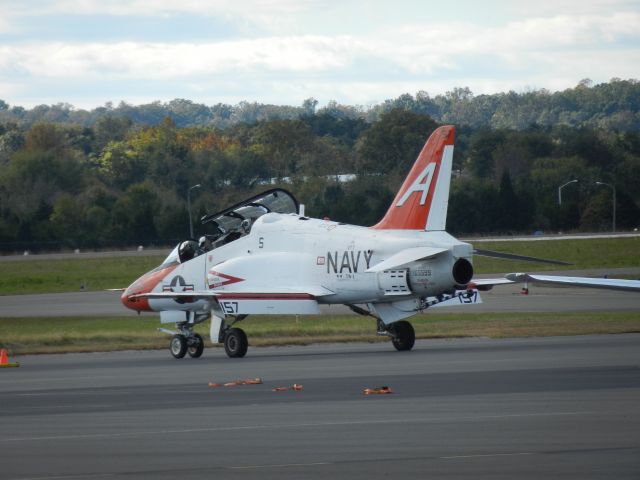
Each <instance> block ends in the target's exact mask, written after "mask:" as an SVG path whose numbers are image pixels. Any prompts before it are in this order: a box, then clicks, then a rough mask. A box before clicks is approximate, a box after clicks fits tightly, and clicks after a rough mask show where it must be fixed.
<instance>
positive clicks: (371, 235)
mask: <svg viewBox="0 0 640 480" xmlns="http://www.w3.org/2000/svg"><path fill="white" fill-rule="evenodd" d="M413 247H436V248H440V249H446V250H447V251H445V252H443V253H442V254H439V255H437V256H435V257H433V258H427V259H422V260H418V261H412V262H409V263H408V264H405V265H402V266H399V267H398V268H391V269H389V270H383V271H375V272H369V271H367V270H368V269H370V268H371V267H374V266H375V265H377V264H379V263H380V262H382V261H384V260H387V259H389V258H390V257H391V256H392V255H393V254H395V253H397V252H398V251H402V250H404V249H408V248H413ZM471 257H472V247H471V245H469V244H467V243H464V242H460V241H458V240H456V239H455V238H454V237H452V236H451V235H449V234H448V233H446V232H444V231H442V232H440V231H438V232H425V231H417V230H376V229H373V228H367V227H359V226H354V225H346V224H341V223H337V222H333V221H329V220H319V219H313V218H307V217H302V216H299V215H295V214H278V213H269V214H266V215H263V216H262V217H260V218H258V219H257V220H256V222H255V223H254V225H253V226H252V229H251V232H250V233H249V234H248V235H246V236H244V237H241V238H239V239H237V240H235V241H233V242H231V243H229V244H227V245H223V246H220V247H218V248H216V249H214V250H211V251H209V252H206V253H204V254H202V255H199V256H197V257H195V258H193V259H191V260H189V261H187V262H185V263H183V264H181V265H178V266H177V267H176V268H175V270H173V271H172V272H171V273H170V274H168V275H167V276H166V278H165V279H164V280H163V281H162V282H160V283H159V284H158V285H157V286H156V288H154V291H163V288H164V289H166V288H167V285H168V284H169V283H170V282H172V283H173V284H174V286H175V287H178V288H180V287H182V288H186V289H187V291H188V289H189V288H192V289H194V290H195V291H198V290H209V291H215V292H221V293H224V292H237V291H238V290H242V291H243V292H263V293H264V292H269V291H270V290H271V289H272V288H273V287H274V286H278V291H279V292H281V293H282V292H283V290H288V291H290V292H291V293H295V292H307V293H309V294H310V295H311V296H313V297H314V298H315V301H317V302H318V303H325V304H345V303H346V304H351V303H369V302H392V301H398V300H403V299H409V298H417V297H428V296H436V295H440V294H442V293H445V292H451V291H453V290H454V289H455V286H456V284H457V283H458V282H456V281H455V279H454V278H453V275H452V265H453V264H454V262H455V261H456V260H457V259H460V258H464V259H466V260H468V261H469V262H471ZM177 276H180V277H182V279H183V280H184V282H183V281H178V282H176V281H175V280H173V281H172V279H175V278H176V277H177ZM183 284H184V285H183ZM150 305H151V307H152V308H153V309H154V310H199V309H203V310H205V309H206V308H207V307H208V302H206V301H204V300H200V301H197V302H192V303H184V304H177V303H176V302H175V301H174V300H170V299H154V300H151V301H150ZM291 313H298V312H295V311H292V312H291ZM300 313H304V312H300Z"/></svg>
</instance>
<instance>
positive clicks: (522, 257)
mask: <svg viewBox="0 0 640 480" xmlns="http://www.w3.org/2000/svg"><path fill="white" fill-rule="evenodd" d="M473 254H474V255H478V256H479V257H491V258H500V259H502V260H517V261H519V262H531V263H548V264H550V265H572V264H571V263H567V262H561V261H559V260H549V259H546V258H537V257H528V256H526V255H515V254H513V253H503V252H495V251H493V250H480V249H476V250H474V251H473Z"/></svg>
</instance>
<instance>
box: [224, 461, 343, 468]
mask: <svg viewBox="0 0 640 480" xmlns="http://www.w3.org/2000/svg"><path fill="white" fill-rule="evenodd" d="M318 465H333V463H331V462H314V463H280V464H273V465H246V466H234V467H226V468H227V469H228V470H252V469H258V468H287V467H315V466H318Z"/></svg>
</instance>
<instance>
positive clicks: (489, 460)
mask: <svg viewBox="0 0 640 480" xmlns="http://www.w3.org/2000/svg"><path fill="white" fill-rule="evenodd" d="M12 360H13V359H12ZM17 360H19V361H20V363H21V367H20V368H15V369H4V370H0V406H2V408H1V409H0V479H12V480H17V479H22V480H24V479H39V480H44V479H61V478H65V479H67V478H71V479H96V478H118V479H120V478H121V479H134V478H154V479H164V478H167V479H169V478H171V479H175V478H180V479H196V478H197V479H201V478H217V479H218V478H243V479H244V478H256V479H257V478H260V479H264V478H278V479H299V478H350V479H371V478H402V479H407V478H421V479H424V478H452V479H458V478H460V479H462V478H465V479H466V478H469V479H471V478H473V479H483V478H487V479H489V478H491V479H495V478H509V479H512V478H518V479H540V478H560V477H562V478H568V477H570V478H580V479H600V478H601V479H611V478H615V479H637V478H638V477H639V475H640V411H639V409H638V405H640V335H639V334H625V335H603V336H581V337H556V338H540V339H537V338H536V339H506V340H489V339H456V340H421V341H418V342H416V346H415V348H414V350H413V351H411V352H396V351H394V350H393V349H392V348H391V346H390V345H389V344H384V343H383V344H379V343H374V344H364V343H363V344H361V343H356V344H339V345H338V344H335V345H313V346H308V347H269V348H252V349H251V350H250V351H249V354H248V355H247V356H246V357H245V358H243V359H230V358H227V357H226V355H225V354H224V351H223V350H222V349H220V348H213V349H208V350H207V351H205V354H204V356H203V357H202V358H200V359H184V360H179V361H178V360H174V359H173V358H171V357H170V356H169V355H168V354H167V352H166V351H152V352H115V353H91V354H66V355H37V356H23V357H19V358H18V359H17ZM256 377H259V378H261V380H262V382H263V383H262V384H257V385H236V386H230V387H218V388H211V387H209V383H210V382H213V383H224V382H230V381H234V380H238V379H254V378H256ZM294 383H295V384H298V385H302V387H303V390H300V391H293V390H287V391H281V392H274V391H273V388H276V387H287V386H291V385H293V384H294ZM381 386H388V387H389V388H390V389H391V390H392V391H393V393H391V394H386V395H364V394H363V390H364V389H365V388H376V387H381Z"/></svg>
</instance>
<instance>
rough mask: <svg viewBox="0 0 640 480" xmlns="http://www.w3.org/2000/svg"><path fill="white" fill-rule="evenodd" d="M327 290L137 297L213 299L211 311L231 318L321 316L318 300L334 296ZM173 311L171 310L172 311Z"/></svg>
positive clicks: (201, 292) (272, 290) (278, 290)
mask: <svg viewBox="0 0 640 480" xmlns="http://www.w3.org/2000/svg"><path fill="white" fill-rule="evenodd" d="M333 293H334V292H332V291H331V290H329V289H327V288H324V287H311V288H300V287H296V288H294V287H279V288H261V289H260V291H255V290H251V291H249V290H226V289H225V290H209V291H206V290H205V291H195V292H151V293H141V294H139V295H135V297H140V298H148V299H168V300H175V301H177V302H179V303H186V302H195V301H197V300H209V301H210V302H211V308H212V309H215V310H219V311H221V312H222V313H224V314H227V315H249V314H257V315H270V314H274V315H296V314H300V315H305V314H307V315H311V314H316V315H317V314H319V313H320V309H319V307H318V301H317V300H316V299H317V297H322V296H326V295H332V294H333ZM168 310H170V308H168Z"/></svg>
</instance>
